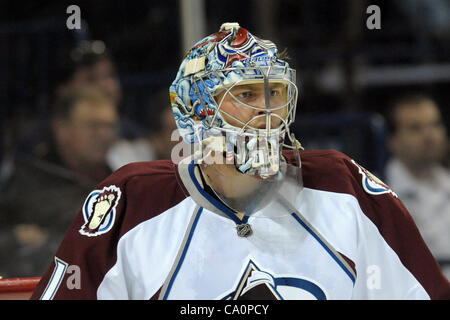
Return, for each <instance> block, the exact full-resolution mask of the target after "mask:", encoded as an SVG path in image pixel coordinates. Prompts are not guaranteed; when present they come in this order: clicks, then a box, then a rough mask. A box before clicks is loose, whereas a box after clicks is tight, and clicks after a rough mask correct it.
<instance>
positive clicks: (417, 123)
mask: <svg viewBox="0 0 450 320" xmlns="http://www.w3.org/2000/svg"><path fill="white" fill-rule="evenodd" d="M390 112H391V114H390V116H389V123H390V128H391V130H390V131H391V132H390V138H389V148H390V151H391V153H392V159H391V160H390V161H389V163H388V165H387V168H386V179H387V182H388V184H390V186H391V187H392V188H393V190H394V191H395V192H396V193H397V194H398V196H399V198H400V199H401V200H402V201H403V203H404V204H405V206H406V207H407V208H408V210H409V212H410V213H411V214H412V216H413V218H414V220H415V221H416V224H417V226H418V228H419V229H420V231H421V233H422V236H423V238H424V240H425V242H426V243H427V245H428V247H429V248H430V250H431V251H432V253H433V254H434V256H435V257H436V258H437V260H438V261H441V262H442V264H443V269H444V273H445V274H446V276H447V277H448V278H450V264H449V262H450V232H449V230H450V172H449V171H448V169H447V168H445V167H444V166H442V165H441V164H442V162H443V160H444V157H445V154H446V148H447V146H448V142H447V141H448V140H447V132H446V128H445V125H444V123H443V120H442V116H441V113H440V110H439V108H438V106H437V105H436V103H435V102H434V101H433V100H432V99H431V98H430V97H427V96H423V95H411V96H405V97H403V98H401V99H399V100H397V101H396V103H394V104H393V107H392V110H391V111H390ZM445 261H446V263H444V262H445ZM444 264H445V265H444Z"/></svg>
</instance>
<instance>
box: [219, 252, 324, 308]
mask: <svg viewBox="0 0 450 320" xmlns="http://www.w3.org/2000/svg"><path fill="white" fill-rule="evenodd" d="M254 299H256V300H288V299H289V300H327V295H326V293H325V291H324V290H323V289H322V288H321V287H320V285H319V284H317V283H316V282H314V281H312V280H309V279H306V278H303V277H298V276H291V275H275V274H272V273H270V272H268V271H266V270H262V269H261V268H259V267H258V266H257V264H256V263H255V262H254V261H252V260H251V259H250V260H249V262H248V264H247V266H246V267H245V268H244V271H243V272H242V274H241V277H240V279H239V281H238V283H237V285H236V286H235V288H234V289H233V290H232V291H231V292H230V293H227V294H225V295H224V296H223V298H222V300H254Z"/></svg>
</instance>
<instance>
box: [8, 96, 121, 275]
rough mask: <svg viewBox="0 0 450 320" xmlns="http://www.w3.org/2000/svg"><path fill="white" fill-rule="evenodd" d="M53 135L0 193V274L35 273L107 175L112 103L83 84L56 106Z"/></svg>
mask: <svg viewBox="0 0 450 320" xmlns="http://www.w3.org/2000/svg"><path fill="white" fill-rule="evenodd" d="M51 128H52V133H53V135H52V137H51V140H50V141H48V143H46V144H45V148H44V147H41V145H38V146H37V147H36V148H35V149H34V152H33V154H32V155H31V156H30V158H28V159H27V160H25V159H23V160H22V161H20V162H19V163H17V164H16V166H15V170H14V173H13V174H12V176H11V177H10V178H9V180H8V181H7V185H6V187H5V188H4V190H3V192H2V193H1V195H0V197H1V198H0V275H1V276H8V277H13V276H39V275H41V274H42V272H43V271H45V268H46V267H47V265H48V263H49V262H50V259H52V256H53V255H54V253H55V252H56V249H57V246H58V245H59V243H60V242H61V240H62V236H63V235H64V233H65V231H66V229H67V227H68V226H69V224H70V222H71V221H73V218H74V216H75V214H76V212H74V211H73V210H74V209H73V208H80V207H81V206H82V204H83V201H84V199H85V198H86V196H87V195H88V194H89V192H90V191H92V189H93V188H94V187H95V185H96V184H97V183H99V182H100V181H101V180H103V179H104V178H105V177H106V176H107V175H109V174H110V173H111V169H110V168H109V167H108V166H107V165H106V162H105V157H106V153H107V150H108V149H109V147H110V146H111V145H112V144H113V143H114V142H115V140H116V139H117V131H118V130H117V129H118V113H117V108H116V105H115V102H114V100H113V99H111V97H110V96H109V95H106V94H105V93H104V92H103V91H100V90H98V89H94V88H82V89H79V90H76V91H75V92H70V93H66V94H65V95H64V96H63V97H61V98H60V99H59V100H58V102H57V103H56V104H55V106H54V108H53V110H52V118H51Z"/></svg>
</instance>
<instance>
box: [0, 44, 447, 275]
mask: <svg viewBox="0 0 450 320" xmlns="http://www.w3.org/2000/svg"><path fill="white" fill-rule="evenodd" d="M101 43H102V42H99V41H91V42H89V41H88V42H80V43H78V44H77V45H76V46H75V47H74V48H73V49H72V50H71V51H70V52H69V53H68V55H67V57H66V58H67V59H66V60H64V64H62V67H61V68H60V69H59V70H57V72H56V74H58V80H57V81H56V84H55V85H54V86H53V87H52V89H51V99H49V104H50V106H49V108H48V110H49V112H48V115H47V117H45V119H38V120H36V121H35V122H33V123H32V124H31V125H30V126H29V128H27V130H26V132H23V133H21V137H20V139H19V141H18V145H17V147H16V148H15V150H14V154H12V155H10V156H8V157H6V156H4V157H3V159H2V163H1V165H2V167H1V181H0V186H1V192H0V277H4V278H6V277H26V276H40V275H42V273H43V272H44V271H45V270H46V269H47V267H48V265H49V263H50V262H51V259H53V255H54V253H55V252H56V250H57V248H58V246H59V243H60V242H61V240H62V238H63V236H64V234H65V231H66V230H67V228H68V227H69V224H70V223H71V221H72V220H73V218H74V216H75V215H76V214H77V210H79V208H81V206H82V205H83V202H84V201H85V198H86V196H87V195H88V194H89V193H90V192H91V191H92V190H93V189H94V188H95V186H96V185H97V184H98V183H99V182H101V181H102V180H103V179H104V178H106V177H107V176H108V175H109V174H111V173H112V172H113V171H115V170H117V169H118V168H120V167H121V166H123V165H126V164H127V163H130V162H135V161H151V160H158V159H170V158H171V151H172V148H173V146H174V145H175V144H176V143H178V142H179V141H171V135H172V133H173V131H174V130H175V129H176V124H175V122H174V119H173V114H172V110H171V107H170V101H169V94H168V88H169V85H170V84H169V83H166V84H163V85H160V86H159V87H158V88H153V89H154V90H153V91H152V95H151V99H150V101H149V103H148V106H145V107H148V108H150V110H151V112H148V113H147V114H148V115H149V116H148V117H149V119H146V121H145V123H147V127H146V128H144V131H143V132H141V134H139V135H138V136H134V137H132V138H130V135H129V134H127V132H130V131H132V130H134V125H133V123H130V122H129V121H128V120H127V119H126V118H125V117H123V116H122V113H121V107H122V106H121V104H122V101H123V99H124V96H123V95H124V93H123V90H122V87H121V83H120V81H119V75H118V71H117V68H116V65H115V62H114V59H113V57H111V55H110V54H109V53H108V50H107V48H106V47H105V46H103V45H99V44H101ZM178 62H179V61H173V63H174V65H177V64H178ZM301 99H302V97H300V103H301ZM386 103H388V102H386ZM445 108H448V106H441V105H438V103H437V102H436V100H435V99H434V97H433V96H430V95H426V94H423V93H421V92H412V93H411V94H408V95H401V96H398V97H396V99H394V100H393V101H392V102H391V103H390V104H389V106H388V107H387V108H386V109H387V110H388V112H387V113H386V114H385V121H386V123H387V128H386V136H387V143H386V150H387V151H388V154H389V160H388V162H387V164H386V166H385V168H384V174H383V176H384V177H385V180H386V181H385V182H386V183H387V184H388V185H389V186H390V187H391V188H392V189H393V190H394V191H395V193H396V194H397V195H398V196H399V198H400V199H401V201H402V202H403V203H404V205H405V206H406V208H407V209H408V210H409V212H410V213H411V215H412V217H413V219H414V220H415V222H416V224H417V226H418V228H419V231H420V232H421V234H422V236H423V238H424V241H425V242H426V244H427V245H428V247H429V248H430V250H431V252H432V253H433V255H434V256H435V257H436V259H437V260H438V261H439V262H440V263H441V265H442V268H443V271H444V273H445V274H446V276H447V277H448V278H450V231H449V230H450V171H449V162H450V161H449V155H450V152H449V151H450V148H449V140H448V131H447V128H446V124H445V121H444V117H443V115H444V111H443V110H445ZM299 110H300V112H301V108H299ZM298 138H299V140H300V141H301V140H302V137H298ZM357 160H358V159H357Z"/></svg>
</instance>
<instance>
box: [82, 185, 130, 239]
mask: <svg viewBox="0 0 450 320" xmlns="http://www.w3.org/2000/svg"><path fill="white" fill-rule="evenodd" d="M120 196H121V192H120V189H119V188H118V187H116V186H114V185H111V186H108V187H104V188H103V189H102V190H94V191H92V192H91V193H90V194H89V195H88V197H87V198H86V201H85V202H84V204H83V208H82V212H83V218H84V222H85V223H84V224H83V226H82V227H81V228H80V230H79V232H80V233H81V234H82V235H84V236H88V237H93V236H98V235H101V234H104V233H106V232H108V231H109V230H111V228H112V226H113V224H114V220H115V217H116V206H117V204H118V203H119V200H120Z"/></svg>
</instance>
